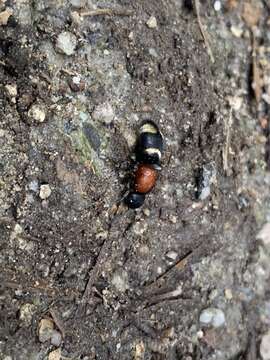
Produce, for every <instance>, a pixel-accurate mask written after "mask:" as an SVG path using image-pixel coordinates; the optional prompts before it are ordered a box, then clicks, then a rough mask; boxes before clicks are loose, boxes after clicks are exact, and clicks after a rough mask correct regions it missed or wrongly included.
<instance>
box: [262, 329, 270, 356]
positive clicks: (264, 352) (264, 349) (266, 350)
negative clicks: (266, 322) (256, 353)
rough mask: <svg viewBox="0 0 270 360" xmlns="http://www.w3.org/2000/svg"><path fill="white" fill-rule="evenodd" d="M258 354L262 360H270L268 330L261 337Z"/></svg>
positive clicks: (269, 336) (269, 334) (269, 332)
mask: <svg viewBox="0 0 270 360" xmlns="http://www.w3.org/2000/svg"><path fill="white" fill-rule="evenodd" d="M260 354H261V357H262V359H263V360H270V330H269V331H268V332H267V333H266V334H265V335H263V337H262V341H261V344H260Z"/></svg>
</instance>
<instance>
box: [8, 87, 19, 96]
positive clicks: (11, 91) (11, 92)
mask: <svg viewBox="0 0 270 360" xmlns="http://www.w3.org/2000/svg"><path fill="white" fill-rule="evenodd" d="M5 88H6V90H7V93H8V95H9V96H10V97H16V96H17V94H18V92H17V85H16V84H7V85H6V86H5Z"/></svg>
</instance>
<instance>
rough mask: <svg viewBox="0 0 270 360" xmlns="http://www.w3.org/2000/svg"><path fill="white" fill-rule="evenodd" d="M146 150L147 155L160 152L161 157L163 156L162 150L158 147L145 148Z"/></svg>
mask: <svg viewBox="0 0 270 360" xmlns="http://www.w3.org/2000/svg"><path fill="white" fill-rule="evenodd" d="M145 152H146V154H147V155H154V154H158V157H159V159H160V158H161V152H160V151H159V150H158V149H156V148H148V149H145Z"/></svg>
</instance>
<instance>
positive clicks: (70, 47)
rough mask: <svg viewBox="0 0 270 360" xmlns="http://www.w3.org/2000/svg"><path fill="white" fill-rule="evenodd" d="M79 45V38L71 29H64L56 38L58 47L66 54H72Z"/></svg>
mask: <svg viewBox="0 0 270 360" xmlns="http://www.w3.org/2000/svg"><path fill="white" fill-rule="evenodd" d="M76 46H77V38H76V36H75V35H74V34H72V33H70V32H69V31H64V32H62V33H61V34H59V35H58V37H57V40H56V49H57V50H59V51H60V52H62V53H64V54H65V55H68V56H70V55H72V54H73V53H74V51H75V48H76Z"/></svg>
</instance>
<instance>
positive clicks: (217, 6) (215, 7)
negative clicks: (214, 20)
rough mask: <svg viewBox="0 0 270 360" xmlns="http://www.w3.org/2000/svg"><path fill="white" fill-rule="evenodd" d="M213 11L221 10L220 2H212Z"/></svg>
mask: <svg viewBox="0 0 270 360" xmlns="http://www.w3.org/2000/svg"><path fill="white" fill-rule="evenodd" d="M214 9H215V11H220V10H221V2H220V1H219V0H217V1H215V2H214Z"/></svg>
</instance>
